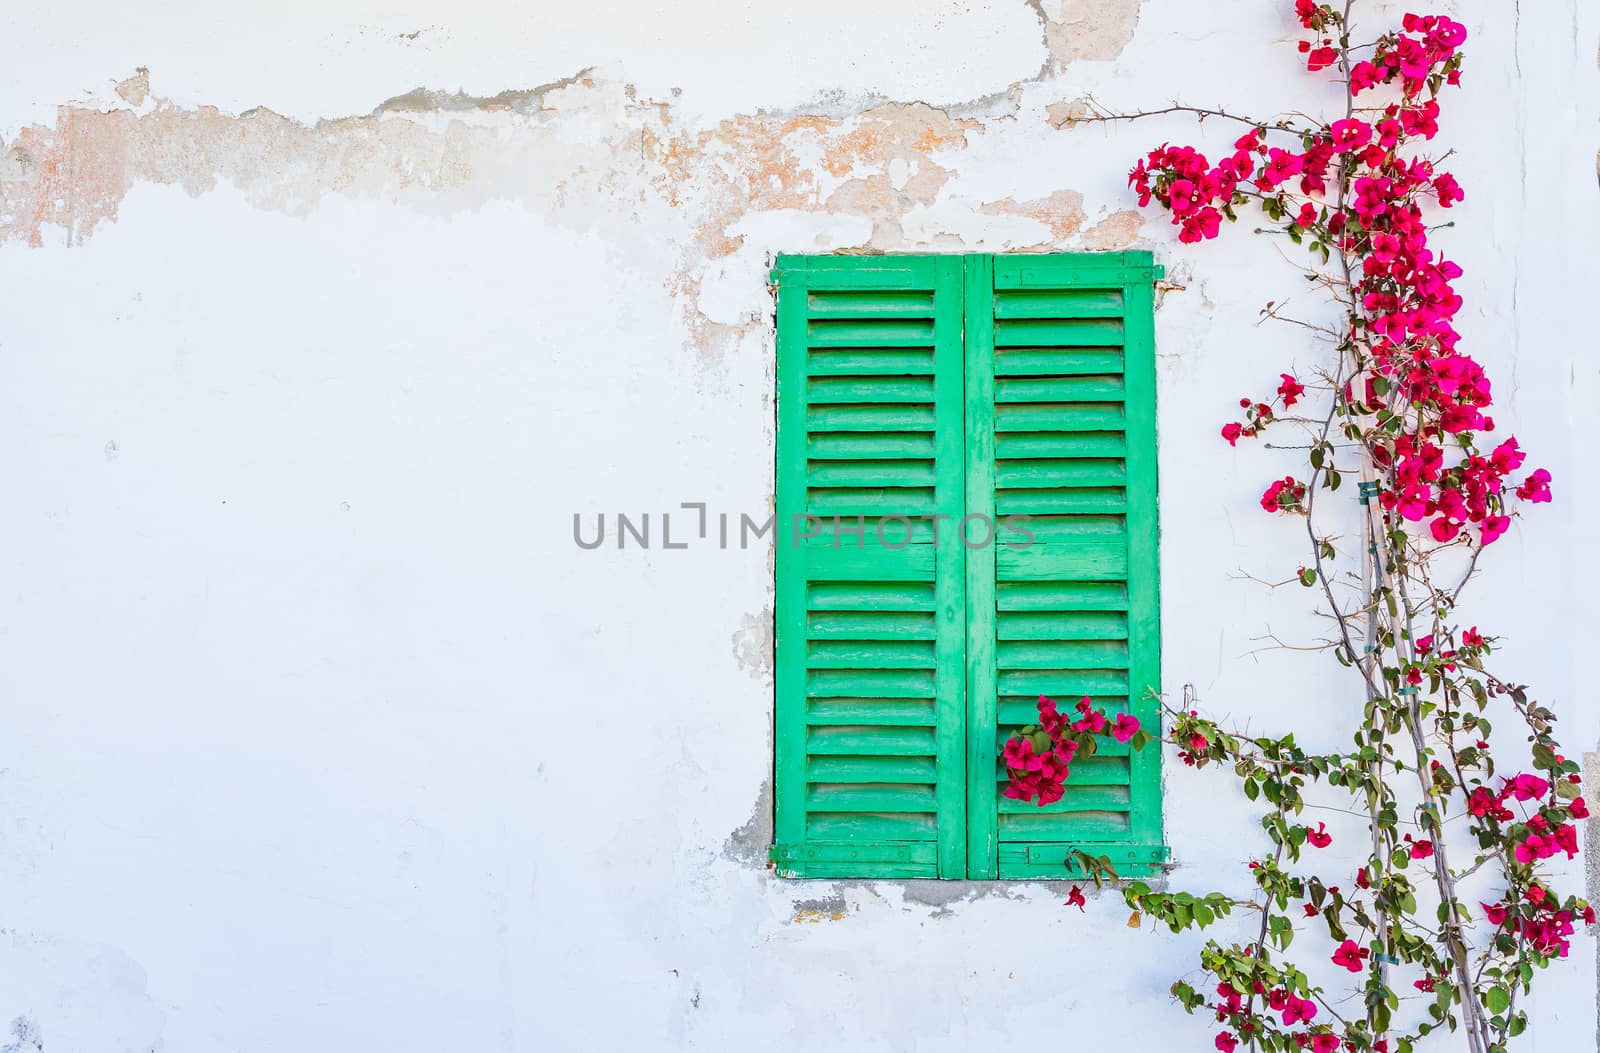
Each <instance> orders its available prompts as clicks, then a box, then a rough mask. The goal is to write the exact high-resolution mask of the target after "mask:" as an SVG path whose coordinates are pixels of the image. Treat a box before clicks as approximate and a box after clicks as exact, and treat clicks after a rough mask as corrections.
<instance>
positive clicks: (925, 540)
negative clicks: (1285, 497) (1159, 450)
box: [772, 252, 1166, 879]
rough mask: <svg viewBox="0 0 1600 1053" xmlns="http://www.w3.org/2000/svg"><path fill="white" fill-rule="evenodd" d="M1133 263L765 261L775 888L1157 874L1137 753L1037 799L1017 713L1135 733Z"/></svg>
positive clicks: (1142, 434) (1153, 669)
mask: <svg viewBox="0 0 1600 1053" xmlns="http://www.w3.org/2000/svg"><path fill="white" fill-rule="evenodd" d="M1157 276H1158V275H1157V273H1156V270H1155V268H1154V267H1153V265H1152V262H1151V257H1150V254H1149V253H1144V252H1127V253H1092V254H1072V255H1049V256H989V255H966V256H876V257H865V256H854V257H845V256H780V257H779V258H778V263H777V267H776V269H775V270H774V272H773V279H774V282H775V285H776V288H777V297H778V305H777V319H778V321H777V353H778V398H777V407H778V435H777V457H778V461H777V529H778V534H777V614H776V620H777V626H776V630H777V632H776V648H777V676H776V688H777V698H776V728H777V733H776V736H775V744H776V765H775V770H776V817H775V818H776V822H775V835H774V845H773V848H772V859H773V861H774V862H775V863H776V865H777V868H778V871H779V873H780V874H782V875H784V876H789V877H886V878H889V877H892V878H915V877H922V878H934V877H938V878H976V879H988V878H1000V879H1012V878H1062V877H1068V876H1070V875H1071V873H1072V872H1071V871H1070V870H1069V869H1068V866H1067V863H1066V861H1067V858H1068V856H1069V854H1070V853H1072V852H1073V851H1077V850H1081V851H1086V852H1089V853H1090V854H1093V855H1106V856H1109V857H1110V859H1111V861H1112V864H1113V865H1114V866H1115V867H1116V868H1117V870H1118V872H1119V873H1122V874H1124V875H1138V874H1149V873H1150V872H1152V871H1153V870H1155V869H1157V868H1158V867H1159V865H1160V863H1161V862H1162V861H1163V860H1164V859H1165V857H1166V850H1165V848H1164V847H1163V839H1162V833H1161V801H1160V771H1159V764H1160V756H1159V750H1158V749H1157V748H1155V747H1150V748H1147V749H1145V750H1142V751H1138V752H1134V753H1132V754H1130V752H1129V751H1128V748H1127V747H1126V746H1123V745H1120V744H1118V743H1116V742H1114V741H1111V740H1110V739H1107V740H1105V741H1104V744H1103V747H1102V748H1101V750H1100V751H1099V752H1098V753H1097V754H1096V755H1095V756H1094V757H1092V758H1089V759H1087V760H1084V761H1081V762H1079V763H1077V764H1074V765H1073V767H1072V774H1071V778H1070V779H1069V781H1068V784H1067V792H1066V795H1065V797H1063V798H1062V800H1060V801H1058V802H1056V803H1054V804H1052V805H1049V806H1047V807H1043V808H1041V807H1039V806H1038V805H1037V804H1033V803H1022V802H1019V801H1014V800H1010V799H1008V798H1006V797H1004V796H1003V794H1002V791H1003V789H1004V786H1005V771H1004V768H1003V766H1002V765H1001V763H1000V760H999V750H1000V747H1001V746H1003V745H1004V743H1005V741H1006V739H1007V738H1008V737H1009V736H1010V735H1011V733H1012V732H1013V731H1014V730H1016V729H1017V728H1018V727H1020V726H1022V725H1024V724H1027V723H1030V722H1032V721H1033V720H1034V719H1035V717H1036V713H1037V710H1036V703H1037V701H1038V698H1039V696H1040V695H1041V694H1043V695H1049V696H1051V697H1053V698H1056V699H1059V700H1061V701H1062V702H1063V703H1064V704H1063V708H1066V704H1068V703H1073V702H1076V701H1077V700H1078V699H1079V698H1082V697H1083V696H1085V695H1087V696H1089V697H1090V698H1092V699H1093V700H1094V701H1095V703H1096V704H1097V705H1099V706H1102V707H1103V708H1105V709H1106V710H1107V712H1108V713H1111V714H1113V715H1114V714H1116V713H1120V712H1131V713H1133V714H1134V715H1135V716H1137V717H1138V718H1139V720H1140V721H1141V723H1143V724H1144V726H1145V727H1148V728H1152V729H1153V728H1155V727H1157V726H1158V725H1159V704H1158V703H1157V702H1156V700H1155V698H1154V694H1153V693H1154V692H1155V691H1157V690H1159V686H1160V682H1161V673H1160V664H1161V655H1160V628H1161V627H1160V615H1159V607H1158V591H1157V573H1158V560H1157V524H1156V447H1155V438H1156V435H1155V370H1154V342H1153V338H1152V294H1153V283H1154V281H1155V278H1156V277H1157Z"/></svg>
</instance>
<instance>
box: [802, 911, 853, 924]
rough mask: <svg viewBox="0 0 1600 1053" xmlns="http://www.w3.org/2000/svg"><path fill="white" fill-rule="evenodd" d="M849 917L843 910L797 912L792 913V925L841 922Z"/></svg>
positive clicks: (847, 912)
mask: <svg viewBox="0 0 1600 1053" xmlns="http://www.w3.org/2000/svg"><path fill="white" fill-rule="evenodd" d="M849 916H850V912H849V911H845V910H832V911H827V910H809V909H808V910H797V911H795V912H794V920H793V922H792V923H791V924H794V925H820V924H821V923H822V922H825V921H843V920H844V919H846V918H848V917H849Z"/></svg>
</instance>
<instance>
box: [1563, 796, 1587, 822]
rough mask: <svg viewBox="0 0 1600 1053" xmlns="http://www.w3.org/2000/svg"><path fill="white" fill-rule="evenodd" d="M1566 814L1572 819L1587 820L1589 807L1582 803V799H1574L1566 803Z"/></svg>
mask: <svg viewBox="0 0 1600 1053" xmlns="http://www.w3.org/2000/svg"><path fill="white" fill-rule="evenodd" d="M1567 812H1568V813H1569V814H1570V815H1571V816H1572V818H1574V819H1587V818H1589V806H1588V804H1586V803H1585V802H1584V799H1583V798H1582V797H1574V798H1573V799H1572V800H1570V801H1568V802H1567Z"/></svg>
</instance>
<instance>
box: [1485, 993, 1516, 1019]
mask: <svg viewBox="0 0 1600 1053" xmlns="http://www.w3.org/2000/svg"><path fill="white" fill-rule="evenodd" d="M1483 1004H1484V1005H1486V1006H1488V1007H1489V1012H1491V1013H1504V1012H1505V1011H1506V1010H1507V1009H1510V1008H1511V992H1510V991H1507V990H1506V989H1505V988H1504V987H1491V988H1489V991H1488V993H1487V994H1485V995H1484V996H1483Z"/></svg>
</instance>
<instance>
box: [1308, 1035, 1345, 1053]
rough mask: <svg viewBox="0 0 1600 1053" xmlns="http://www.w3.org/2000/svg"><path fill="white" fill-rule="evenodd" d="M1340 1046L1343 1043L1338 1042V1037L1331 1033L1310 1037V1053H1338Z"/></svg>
mask: <svg viewBox="0 0 1600 1053" xmlns="http://www.w3.org/2000/svg"><path fill="white" fill-rule="evenodd" d="M1341 1045H1343V1043H1342V1042H1340V1041H1339V1036H1338V1035H1335V1034H1334V1033H1333V1032H1332V1031H1323V1032H1321V1033H1320V1034H1316V1035H1312V1036H1311V1053H1339V1047H1340V1046H1341Z"/></svg>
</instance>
